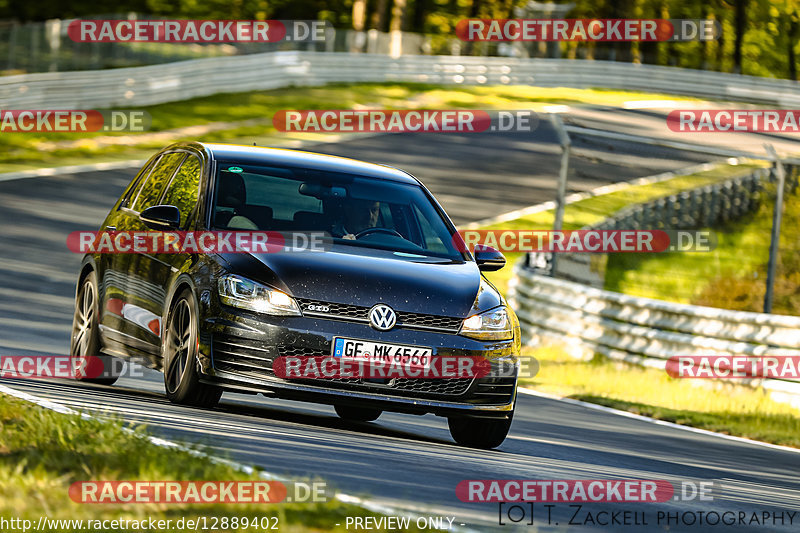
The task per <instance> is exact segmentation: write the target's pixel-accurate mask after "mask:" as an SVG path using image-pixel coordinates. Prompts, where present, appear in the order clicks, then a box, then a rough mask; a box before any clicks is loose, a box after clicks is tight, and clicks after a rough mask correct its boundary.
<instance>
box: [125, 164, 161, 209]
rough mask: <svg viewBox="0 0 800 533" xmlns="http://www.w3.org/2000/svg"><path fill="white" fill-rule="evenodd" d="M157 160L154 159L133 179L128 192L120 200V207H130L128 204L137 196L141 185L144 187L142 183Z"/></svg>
mask: <svg viewBox="0 0 800 533" xmlns="http://www.w3.org/2000/svg"><path fill="white" fill-rule="evenodd" d="M158 159H159V158H154V159H153V160H152V161H150V163H149V164H148V165H146V166H145V167H144V168H142V170H140V171H139V173H138V174H137V175H136V177H135V178H134V179H133V184H132V185H131V186H130V187H129V189H128V192H126V193H125V198H124V199H123V200H122V203H121V204H120V207H130V204H131V203H132V202H133V201H134V200H135V199H136V197H137V196H138V195H139V191H140V190H141V189H142V185H144V182H145V181H147V176H149V175H150V171H151V170H153V167H154V166H155V165H156V163H157V162H158Z"/></svg>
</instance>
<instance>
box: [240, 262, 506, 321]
mask: <svg viewBox="0 0 800 533" xmlns="http://www.w3.org/2000/svg"><path fill="white" fill-rule="evenodd" d="M387 255H388V256H386V255H372V254H360V253H341V252H336V251H326V252H304V253H268V254H231V255H226V256H225V259H226V261H228V262H229V263H230V264H231V267H232V271H233V272H235V273H237V274H240V275H242V276H245V277H248V278H250V279H253V280H255V281H259V282H261V283H265V284H267V285H271V286H273V287H276V288H278V289H281V290H283V291H285V292H287V293H289V294H290V295H292V296H294V297H295V298H305V299H311V300H319V301H323V302H333V303H341V304H350V305H358V306H364V307H371V306H373V305H375V304H377V303H385V304H387V305H389V306H391V307H392V308H393V309H395V310H398V311H406V312H412V313H427V314H435V315H445V316H456V317H465V316H467V315H468V314H469V313H470V310H471V309H472V307H473V304H474V303H475V298H476V296H477V294H478V290H479V289H480V287H481V275H480V271H479V270H478V266H477V265H476V264H475V263H474V262H472V261H466V262H451V261H448V260H429V259H420V260H411V259H408V258H397V257H393V256H392V255H391V254H387ZM497 299H498V301H497V304H499V303H500V299H499V295H498V296H497Z"/></svg>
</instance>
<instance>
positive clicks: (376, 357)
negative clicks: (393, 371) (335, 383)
mask: <svg viewBox="0 0 800 533" xmlns="http://www.w3.org/2000/svg"><path fill="white" fill-rule="evenodd" d="M333 356H334V357H341V358H342V359H343V360H345V359H346V360H351V361H364V362H376V363H377V362H382V363H385V364H389V363H395V364H399V365H403V366H409V367H419V368H430V366H431V358H432V357H433V350H432V349H431V348H425V347H423V346H408V345H406V344H390V343H385V342H372V341H365V340H360V339H346V338H343V337H335V338H334V339H333Z"/></svg>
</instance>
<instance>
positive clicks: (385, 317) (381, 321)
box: [369, 304, 397, 331]
mask: <svg viewBox="0 0 800 533" xmlns="http://www.w3.org/2000/svg"><path fill="white" fill-rule="evenodd" d="M369 323H370V325H371V326H372V327H373V328H375V329H377V330H380V331H388V330H390V329H392V328H393V327H394V325H395V324H396V323H397V315H396V314H395V313H394V310H393V309H392V308H391V307H389V306H388V305H386V304H378V305H376V306H374V307H373V308H372V309H370V310H369Z"/></svg>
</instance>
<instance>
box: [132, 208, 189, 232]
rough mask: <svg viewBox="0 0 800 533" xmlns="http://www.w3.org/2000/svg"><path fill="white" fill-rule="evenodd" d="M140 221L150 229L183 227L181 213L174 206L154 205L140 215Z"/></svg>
mask: <svg viewBox="0 0 800 533" xmlns="http://www.w3.org/2000/svg"><path fill="white" fill-rule="evenodd" d="M139 219H140V220H141V221H142V222H144V223H145V225H146V226H147V227H148V228H150V229H160V230H167V229H177V228H179V227H180V225H181V212H180V210H179V209H178V208H177V207H175V206H174V205H154V206H152V207H148V208H147V209H145V210H144V211H142V212H141V213H139Z"/></svg>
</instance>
